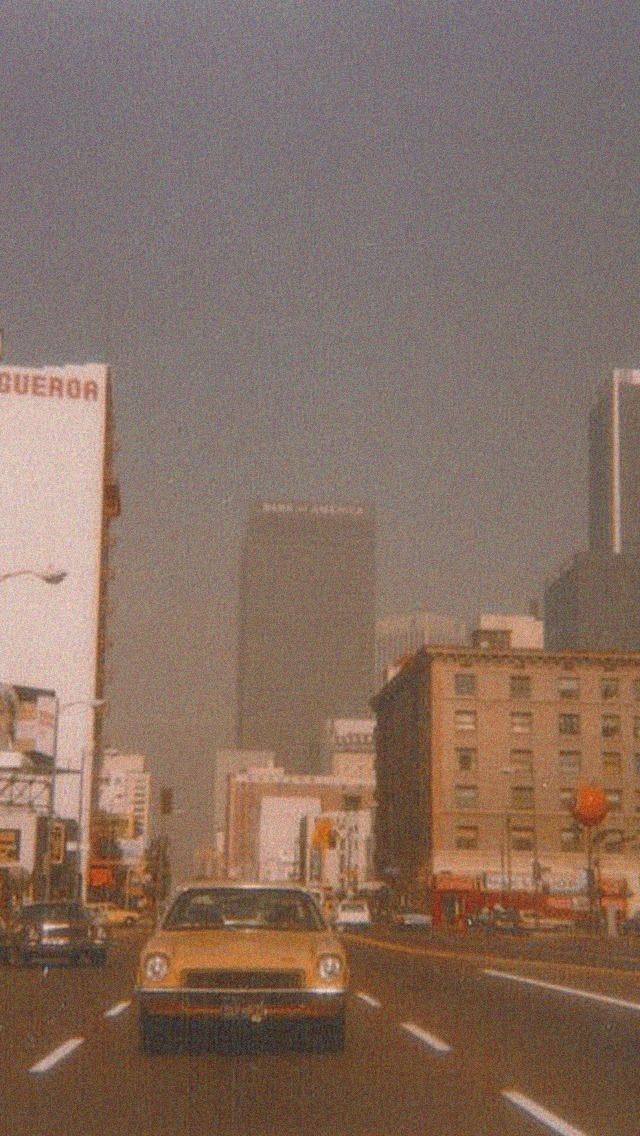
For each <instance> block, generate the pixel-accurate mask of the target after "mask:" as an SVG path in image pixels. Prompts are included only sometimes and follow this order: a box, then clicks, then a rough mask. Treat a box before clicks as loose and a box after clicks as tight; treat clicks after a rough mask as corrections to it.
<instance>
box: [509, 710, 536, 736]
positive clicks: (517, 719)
mask: <svg viewBox="0 0 640 1136" xmlns="http://www.w3.org/2000/svg"><path fill="white" fill-rule="evenodd" d="M532 726H533V715H532V714H529V713H528V712H526V711H514V712H513V714H512V715H511V730H512V732H513V733H514V734H530V733H531V729H532Z"/></svg>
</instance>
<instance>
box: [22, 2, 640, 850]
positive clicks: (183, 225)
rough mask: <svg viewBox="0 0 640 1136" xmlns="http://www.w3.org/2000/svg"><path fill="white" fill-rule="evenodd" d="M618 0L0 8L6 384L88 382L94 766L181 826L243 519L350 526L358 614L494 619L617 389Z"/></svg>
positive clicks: (624, 83)
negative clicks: (101, 561) (98, 652)
mask: <svg viewBox="0 0 640 1136" xmlns="http://www.w3.org/2000/svg"><path fill="white" fill-rule="evenodd" d="M639 33H640V9H639V8H638V4H637V0H618V2H617V3H615V4H609V3H605V2H598V3H593V2H589V0H585V2H583V3H573V2H570V0H569V2H567V0H562V2H558V3H554V2H543V0H539V2H536V3H531V2H527V0H517V2H516V0H510V2H506V0H494V2H485V3H483V2H474V0H464V2H461V3H458V2H448V3H445V2H434V3H431V2H426V0H425V2H413V3H406V2H402V0H395V2H393V3H387V2H371V3H364V2H362V0H334V2H329V0H309V2H304V0H244V2H240V0H210V2H209V3H204V2H195V0H192V2H180V0H171V2H157V3H153V2H146V0H128V2H122V0H107V2H102V3H97V2H96V3H92V2H91V0H78V2H76V3H67V2H62V0H61V2H55V0H49V2H47V3H31V2H29V0H0V74H1V75H2V93H1V95H0V100H1V102H0V106H1V122H0V130H1V135H0V144H1V150H0V185H1V196H2V204H3V213H2V224H1V225H0V322H1V323H2V324H3V325H4V327H5V332H6V350H5V358H6V360H7V362H9V363H32V364H33V363H56V362H63V361H84V360H93V359H100V360H105V361H107V362H109V363H111V364H112V365H113V367H114V387H115V411H116V424H117V432H118V441H119V446H120V449H119V454H118V470H119V477H120V482H121V489H122V499H123V514H122V518H121V520H120V521H119V522H118V523H117V525H116V532H117V534H118V544H117V549H116V560H115V563H116V569H117V577H116V580H115V581H114V586H113V605H114V612H113V616H112V627H111V634H112V639H113V649H112V652H111V657H110V671H111V679H110V690H109V699H110V707H109V713H108V716H107V731H108V735H109V741H110V742H112V743H113V744H116V745H119V746H120V747H122V748H128V747H136V748H140V749H141V750H143V751H144V752H146V753H148V754H149V756H150V757H151V759H152V764H153V768H154V770H155V772H156V773H157V774H158V776H159V777H160V778H162V779H167V780H170V781H172V782H173V783H174V784H175V786H176V804H177V806H178V808H181V809H185V810H186V811H185V813H184V814H183V815H181V816H177V817H176V818H175V820H174V827H175V830H176V839H177V842H178V843H179V844H180V846H181V847H182V848H184V847H185V846H186V843H187V841H188V839H189V835H188V834H189V832H191V831H193V833H194V838H196V837H199V835H200V834H201V833H202V831H203V825H204V818H205V816H206V810H205V806H204V804H203V801H204V799H205V797H206V795H207V793H208V792H209V788H210V785H211V783H212V778H211V772H210V764H211V759H212V755H213V751H214V749H215V746H216V745H219V744H227V743H228V742H230V741H231V728H232V722H233V699H234V682H235V610H236V600H237V570H238V551H239V541H240V535H241V532H242V527H243V521H244V516H245V510H246V505H247V503H248V501H250V500H251V499H252V498H254V497H261V496H268V497H279V496H283V497H290V496H295V497H302V498H313V499H320V500H324V499H337V500H343V501H346V500H354V499H355V500H366V501H370V502H372V503H374V504H375V505H376V506H377V509H378V519H379V610H380V614H388V613H390V612H393V611H401V610H405V609H408V608H411V607H416V606H422V605H426V606H429V607H432V608H434V609H436V610H439V611H443V612H449V613H451V614H456V615H457V614H461V615H463V616H466V617H473V615H474V614H475V613H476V612H477V611H478V610H527V608H528V605H529V601H530V600H531V599H532V598H535V597H538V596H539V595H540V594H541V591H542V587H543V584H544V580H545V578H546V577H548V576H550V575H552V574H553V573H554V572H555V571H556V570H557V568H558V566H559V565H560V564H561V563H563V562H564V561H565V560H566V559H568V558H569V557H570V556H571V555H572V554H573V553H574V551H576V550H577V549H579V548H580V547H581V546H583V545H584V544H585V541H586V492H585V481H586V424H587V412H588V408H589V405H590V403H591V401H592V398H593V392H594V389H595V387H596V384H597V382H598V381H599V380H600V379H602V378H604V377H605V376H606V375H607V374H608V373H609V371H610V370H611V369H612V368H613V367H614V366H632V365H634V364H635V365H638V364H640V350H639V346H640V345H639V330H638V281H639V266H638V184H639V179H638V158H639V144H638V138H639V137H640V114H639V110H640V95H639V90H640V87H639V84H638V59H639V58H640V34H639Z"/></svg>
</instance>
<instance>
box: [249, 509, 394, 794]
mask: <svg viewBox="0 0 640 1136" xmlns="http://www.w3.org/2000/svg"><path fill="white" fill-rule="evenodd" d="M374 637H375V518H374V513H373V510H372V509H369V508H366V507H364V506H362V505H335V504H325V505H314V504H309V503H304V502H290V501H285V502H270V501H263V502H261V503H259V504H258V505H257V506H256V507H255V508H254V510H253V512H252V514H251V516H250V519H249V524H248V529H247V534H246V539H245V543H244V549H243V554H242V565H241V578H240V612H239V657H238V717H237V744H238V746H240V747H242V748H251V749H267V750H274V751H275V753H276V756H277V759H278V761H279V763H280V764H282V765H283V766H284V767H285V768H287V769H289V770H298V771H304V772H310V773H312V772H318V771H319V770H320V768H321V760H322V759H321V744H322V733H323V729H324V723H325V721H326V719H327V718H335V717H354V716H363V717H365V716H366V715H367V714H368V700H369V698H370V696H371V693H372V689H373V681H374V673H373V672H374Z"/></svg>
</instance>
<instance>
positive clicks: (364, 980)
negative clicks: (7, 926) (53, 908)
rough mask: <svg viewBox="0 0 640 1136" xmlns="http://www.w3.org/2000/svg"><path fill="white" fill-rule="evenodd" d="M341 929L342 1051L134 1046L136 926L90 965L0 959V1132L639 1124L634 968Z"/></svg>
mask: <svg viewBox="0 0 640 1136" xmlns="http://www.w3.org/2000/svg"><path fill="white" fill-rule="evenodd" d="M345 939H346V941H347V942H348V944H349V951H350V958H351V966H352V975H353V983H352V995H351V998H350V1005H349V1027H348V1038H347V1045H346V1049H345V1052H344V1053H343V1054H339V1055H336V1054H329V1053H322V1052H317V1051H315V1050H314V1049H313V1047H307V1048H306V1049H302V1050H300V1049H297V1048H295V1047H294V1046H293V1045H292V1044H291V1038H290V1037H289V1036H288V1035H281V1036H275V1037H264V1036H263V1035H258V1036H257V1037H255V1038H253V1039H247V1038H237V1037H233V1036H232V1037H229V1038H227V1039H222V1040H220V1039H218V1040H217V1041H216V1039H215V1038H212V1037H211V1036H209V1035H207V1034H206V1033H203V1034H199V1035H197V1036H196V1037H195V1038H194V1039H192V1041H191V1043H190V1044H189V1045H185V1046H183V1047H181V1048H179V1049H178V1050H177V1051H174V1052H169V1053H163V1054H160V1055H157V1056H147V1055H143V1054H141V1053H140V1052H139V1050H138V1044H137V1031H136V1020H135V1007H134V1006H133V1004H132V1002H131V999H132V981H133V970H134V965H135V958H136V954H137V951H138V949H139V946H140V940H141V936H140V933H139V932H137V931H136V932H130V931H129V932H122V933H120V934H119V935H118V936H117V937H116V938H115V941H114V944H113V950H112V955H111V957H110V960H109V962H108V965H107V966H106V967H105V968H104V970H102V969H93V968H80V969H74V968H66V967H50V968H48V969H47V970H43V969H42V968H40V967H30V968H12V967H7V966H3V967H0V1034H1V1036H2V1039H3V1043H4V1044H3V1061H2V1063H1V1065H0V1094H1V1097H0V1099H1V1100H2V1104H3V1107H2V1112H1V1115H2V1121H1V1122H0V1132H1V1133H2V1136H5V1134H6V1136H94V1134H95V1136H98V1134H99V1136H138V1134H140V1136H165V1134H166V1136H169V1134H171V1136H180V1134H185V1136H186V1134H188V1136H205V1134H206V1136H212V1134H216V1136H218V1134H219V1136H281V1134H282V1136H294V1134H295V1136H418V1134H419V1136H436V1134H438V1136H485V1134H487V1136H489V1134H495V1136H535V1134H536V1133H539V1134H542V1136H544V1134H545V1133H560V1134H561V1136H581V1134H585V1136H638V1133H639V1132H640V1086H639V1079H638V1065H639V1057H638V1038H639V1036H640V989H639V988H638V980H637V977H636V973H635V972H634V971H632V970H626V971H625V970H623V969H620V968H618V967H613V968H612V967H605V966H585V965H580V964H578V963H567V962H562V963H554V962H549V961H546V962H545V961H532V960H531V959H525V958H517V959H514V958H502V957H501V955H500V946H499V944H498V943H488V944H487V952H486V953H475V954H474V953H467V952H465V951H459V950H458V949H456V946H455V944H454V945H453V946H449V947H443V946H442V945H439V944H436V943H434V942H433V941H430V940H429V939H428V937H427V936H424V935H422V934H420V933H409V934H408V935H407V934H406V933H404V934H403V933H402V932H398V933H393V934H389V933H388V932H387V933H382V932H381V933H378V932H376V930H375V929H374V930H373V931H371V932H370V933H369V934H368V936H345Z"/></svg>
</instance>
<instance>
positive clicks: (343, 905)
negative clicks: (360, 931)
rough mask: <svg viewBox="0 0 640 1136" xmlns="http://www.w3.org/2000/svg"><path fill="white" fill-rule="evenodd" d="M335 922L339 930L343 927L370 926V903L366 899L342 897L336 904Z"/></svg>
mask: <svg viewBox="0 0 640 1136" xmlns="http://www.w3.org/2000/svg"><path fill="white" fill-rule="evenodd" d="M333 922H334V924H335V926H336V927H337V928H338V929H339V930H340V929H341V928H343V927H369V926H370V924H371V911H370V910H369V904H368V903H367V901H366V900H365V899H341V900H340V902H339V903H338V904H337V906H336V909H335V914H334V917H333Z"/></svg>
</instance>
